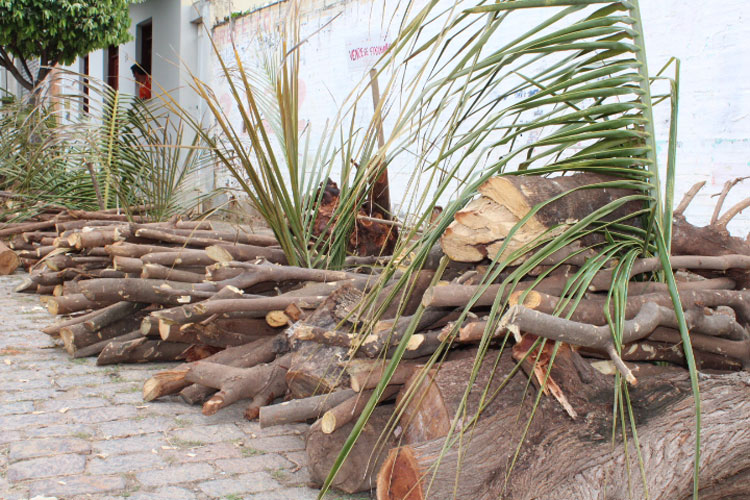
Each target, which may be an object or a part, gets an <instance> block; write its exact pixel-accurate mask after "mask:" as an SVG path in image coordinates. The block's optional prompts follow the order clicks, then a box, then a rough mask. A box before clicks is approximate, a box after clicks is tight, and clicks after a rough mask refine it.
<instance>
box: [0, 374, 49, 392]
mask: <svg viewBox="0 0 750 500" xmlns="http://www.w3.org/2000/svg"><path fill="white" fill-rule="evenodd" d="M52 386H53V384H52V379H51V378H41V377H40V378H36V379H21V380H14V381H13V382H2V383H0V392H13V391H28V390H30V389H49V388H51V387H52Z"/></svg>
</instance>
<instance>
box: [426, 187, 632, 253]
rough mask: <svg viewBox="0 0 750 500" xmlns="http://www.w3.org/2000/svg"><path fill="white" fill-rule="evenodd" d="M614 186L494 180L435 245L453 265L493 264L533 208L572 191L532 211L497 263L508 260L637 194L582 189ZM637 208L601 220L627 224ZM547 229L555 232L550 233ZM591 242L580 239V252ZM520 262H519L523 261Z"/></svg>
mask: <svg viewBox="0 0 750 500" xmlns="http://www.w3.org/2000/svg"><path fill="white" fill-rule="evenodd" d="M615 180H616V179H615V178H613V177H609V176H605V175H600V174H594V173H591V172H586V173H584V174H576V175H570V176H562V177H554V178H545V177H541V176H505V177H493V178H491V179H489V180H487V181H486V182H485V183H484V184H482V186H480V187H479V192H480V194H481V195H482V196H481V197H480V198H478V199H476V200H474V201H472V202H470V203H469V204H468V205H467V206H466V207H465V208H464V209H463V210H460V211H459V212H457V213H456V215H455V220H454V222H453V223H451V225H450V226H448V228H447V229H446V231H445V233H444V234H443V236H442V238H441V240H440V244H441V246H442V248H443V251H444V252H445V254H446V255H447V256H448V257H450V258H451V259H452V260H457V261H461V262H478V261H480V260H482V259H484V258H485V257H490V258H494V257H495V256H496V254H497V253H498V251H499V250H500V248H501V247H502V245H503V244H504V243H505V240H506V238H507V237H508V234H509V232H510V230H511V229H512V228H513V227H514V226H515V225H516V224H517V223H518V222H519V221H520V220H521V219H523V218H524V217H525V216H526V215H527V214H529V212H531V209H532V208H533V207H534V206H536V205H538V204H541V203H544V202H547V201H548V200H551V199H553V198H555V197H556V196H559V195H561V194H563V193H567V192H569V191H571V190H575V191H574V193H573V194H569V195H566V196H563V197H561V198H557V199H555V200H554V201H552V202H550V203H546V204H545V205H544V206H542V207H541V208H540V209H539V210H537V212H536V213H535V214H534V215H533V216H532V217H530V218H529V219H528V220H527V221H526V223H525V224H524V225H523V226H522V227H520V228H519V229H518V230H517V231H516V233H515V234H514V235H513V237H512V238H511V239H510V241H509V242H508V243H507V246H506V248H505V250H504V251H503V254H502V256H501V257H500V258H501V259H503V258H507V256H509V255H510V254H511V253H513V252H515V251H516V250H518V249H520V248H522V247H523V246H524V245H526V244H528V243H530V242H532V241H534V240H536V239H537V238H539V237H540V236H542V235H545V237H548V238H551V237H554V236H555V235H556V234H560V233H562V232H563V231H564V230H565V229H566V228H567V227H568V226H570V225H571V224H572V222H569V221H579V220H581V219H583V218H584V217H586V216H588V215H590V214H591V213H592V212H594V211H596V210H597V209H599V208H601V207H603V206H605V205H606V204H607V203H609V202H611V201H614V200H616V199H619V198H622V197H624V196H629V195H633V194H638V193H637V192H636V191H631V190H626V189H616V188H612V187H604V188H602V187H599V188H593V187H592V188H586V186H593V185H595V184H600V183H605V182H611V181H615ZM639 208H641V206H640V204H639V203H638V202H630V203H628V204H626V205H625V206H622V207H620V208H618V209H617V210H615V211H614V212H613V213H612V214H609V215H608V216H607V217H606V220H615V219H619V218H627V216H628V215H629V214H631V213H633V212H635V211H637V210H638V209H639ZM630 222H631V223H634V221H630ZM626 223H627V222H626ZM552 228H554V229H553V230H552V232H551V233H550V232H549V231H550V229H552ZM545 233H546V234H545ZM589 240H590V241H589ZM595 241H596V237H595V236H593V235H592V237H589V238H588V239H586V238H584V241H583V242H582V243H583V245H584V246H585V245H588V244H590V243H593V242H595ZM519 260H520V261H523V258H521V259H519Z"/></svg>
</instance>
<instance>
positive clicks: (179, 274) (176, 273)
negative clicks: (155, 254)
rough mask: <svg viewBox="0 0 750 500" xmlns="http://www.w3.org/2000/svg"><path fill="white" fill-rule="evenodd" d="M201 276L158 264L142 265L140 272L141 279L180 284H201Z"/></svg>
mask: <svg viewBox="0 0 750 500" xmlns="http://www.w3.org/2000/svg"><path fill="white" fill-rule="evenodd" d="M203 277H204V275H203V274H198V273H194V272H191V271H185V270H182V269H174V268H169V267H165V266H161V265H159V264H144V265H143V270H142V271H141V278H143V279H161V280H172V281H179V282H182V283H203Z"/></svg>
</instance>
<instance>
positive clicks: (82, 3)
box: [0, 0, 132, 90]
mask: <svg viewBox="0 0 750 500" xmlns="http://www.w3.org/2000/svg"><path fill="white" fill-rule="evenodd" d="M130 3H132V2H131V1H130V0H0V66H2V67H4V68H6V69H7V70H8V71H9V72H10V73H11V74H12V75H13V77H14V78H15V79H16V80H17V81H18V82H19V83H20V84H21V85H22V86H23V87H24V88H25V89H27V90H32V89H34V88H35V87H36V86H37V85H38V84H39V83H40V82H41V81H43V80H44V79H45V77H46V76H47V75H48V74H49V71H50V68H51V67H52V66H54V65H55V64H57V63H62V64H70V63H72V62H73V61H74V60H75V58H76V57H78V56H82V55H84V54H88V53H89V52H91V51H92V50H96V49H101V48H104V47H107V46H109V45H119V44H121V43H123V42H126V41H128V40H129V39H130V35H129V33H128V28H129V27H130V15H129V12H128V5H129V4H130ZM36 58H39V62H40V67H39V69H38V71H37V72H36V75H34V74H33V72H32V70H31V69H30V67H29V61H31V60H33V59H36Z"/></svg>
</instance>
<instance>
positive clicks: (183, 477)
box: [135, 464, 216, 487]
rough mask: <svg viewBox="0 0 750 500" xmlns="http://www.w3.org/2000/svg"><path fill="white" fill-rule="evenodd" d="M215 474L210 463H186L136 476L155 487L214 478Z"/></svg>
mask: <svg viewBox="0 0 750 500" xmlns="http://www.w3.org/2000/svg"><path fill="white" fill-rule="evenodd" d="M215 474H216V471H215V470H214V468H213V467H211V466H210V465H209V464H186V465H175V466H171V467H165V468H164V469H160V470H150V471H146V472H140V473H138V474H136V476H135V477H136V479H137V480H138V482H139V483H141V484H142V485H144V486H151V487H154V486H167V485H170V484H178V483H188V482H193V481H202V480H206V479H212V478H213V477H214V475H215Z"/></svg>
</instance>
